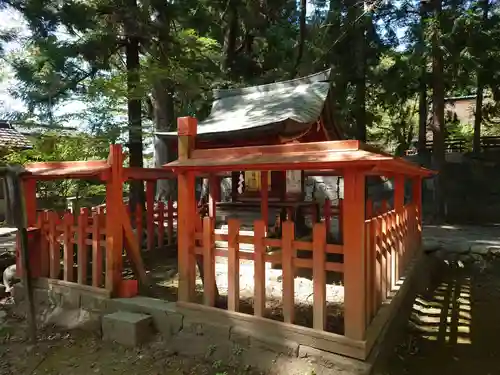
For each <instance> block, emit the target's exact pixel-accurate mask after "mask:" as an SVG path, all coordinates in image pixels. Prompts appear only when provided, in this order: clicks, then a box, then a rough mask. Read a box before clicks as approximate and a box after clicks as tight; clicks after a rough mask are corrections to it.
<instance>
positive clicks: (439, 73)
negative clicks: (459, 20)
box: [431, 0, 446, 220]
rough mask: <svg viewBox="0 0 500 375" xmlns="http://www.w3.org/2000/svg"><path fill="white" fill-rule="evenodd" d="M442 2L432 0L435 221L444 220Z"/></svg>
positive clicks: (444, 129) (444, 125) (444, 127)
mask: <svg viewBox="0 0 500 375" xmlns="http://www.w3.org/2000/svg"><path fill="white" fill-rule="evenodd" d="M442 7H443V5H442V0H434V17H435V20H436V25H437V29H436V30H433V33H432V42H431V43H432V130H433V151H432V154H433V162H434V165H435V169H436V170H437V171H438V172H439V173H438V175H437V177H436V179H435V182H436V184H435V192H436V195H435V198H436V199H435V209H436V212H435V214H436V219H438V220H443V219H444V218H445V201H444V195H445V194H444V193H445V176H444V167H445V164H446V163H445V155H444V142H445V135H446V124H445V121H444V95H445V92H444V77H443V73H444V59H443V52H442V50H441V17H442V16H441V13H442Z"/></svg>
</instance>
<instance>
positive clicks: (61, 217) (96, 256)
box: [36, 201, 177, 287]
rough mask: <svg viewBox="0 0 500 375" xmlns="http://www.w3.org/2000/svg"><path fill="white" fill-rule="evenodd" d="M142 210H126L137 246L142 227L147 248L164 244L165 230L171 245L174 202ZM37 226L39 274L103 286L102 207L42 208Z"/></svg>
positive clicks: (140, 241) (141, 238)
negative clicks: (145, 210) (59, 211)
mask: <svg viewBox="0 0 500 375" xmlns="http://www.w3.org/2000/svg"><path fill="white" fill-rule="evenodd" d="M142 211H143V210H142V207H141V206H138V207H137V208H136V210H135V211H134V212H133V214H131V215H130V213H129V215H130V220H131V224H132V226H133V227H134V228H135V230H136V233H135V235H136V241H137V242H138V243H139V246H140V247H142V245H143V236H144V229H145V230H146V233H145V234H146V244H147V248H148V249H149V250H151V249H154V248H156V247H158V248H163V247H164V246H165V245H166V243H165V233H166V234H167V244H172V243H173V231H174V225H176V221H177V213H176V207H175V204H174V203H173V202H172V201H168V202H167V204H164V203H163V202H157V203H156V204H155V206H154V211H153V212H146V215H144V212H142ZM144 218H145V219H144ZM144 221H145V225H144ZM36 227H37V228H39V229H40V241H41V243H40V252H41V254H40V258H39V259H40V263H41V265H40V266H41V267H40V268H41V275H42V276H45V277H49V278H51V279H62V280H64V281H69V282H75V283H78V284H82V285H92V286H94V287H104V272H105V271H104V270H105V267H104V261H105V258H106V253H107V250H106V246H107V244H106V208H105V206H100V207H98V208H96V209H89V208H82V209H80V212H79V213H70V212H64V213H58V212H56V211H51V210H46V211H42V212H39V213H38V217H37V225H36ZM155 228H157V229H155ZM75 248H76V249H75ZM75 250H76V251H75Z"/></svg>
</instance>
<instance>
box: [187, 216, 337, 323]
mask: <svg viewBox="0 0 500 375" xmlns="http://www.w3.org/2000/svg"><path fill="white" fill-rule="evenodd" d="M265 228H266V226H265V223H264V221H263V220H256V221H255V222H254V235H253V236H245V235H240V234H239V233H240V222H239V220H237V219H230V220H229V221H228V234H216V233H214V230H213V226H212V218H209V217H206V218H204V219H203V223H199V224H198V225H197V231H196V233H195V239H196V240H197V241H199V245H198V246H196V247H195V249H194V250H195V253H196V254H199V255H202V256H203V264H204V278H205V279H204V281H203V285H205V290H204V303H205V304H206V305H208V306H214V304H215V293H216V291H215V257H216V256H222V257H227V258H228V309H229V310H230V311H238V310H239V301H240V296H239V292H240V288H239V279H240V273H239V264H240V259H246V260H253V261H254V267H255V271H254V272H255V276H254V282H255V285H254V292H255V295H254V306H255V309H254V315H256V316H263V315H264V306H265V303H266V295H265V290H266V286H265V280H266V278H265V263H266V262H271V263H280V264H281V265H282V270H283V296H282V298H283V299H282V301H283V317H284V321H285V323H293V321H294V314H295V303H294V295H295V293H294V279H295V269H296V268H309V269H312V270H313V277H314V297H315V298H314V306H313V312H314V323H313V326H314V328H317V329H320V330H323V329H324V327H325V322H326V274H325V272H326V271H334V272H343V264H342V263H337V262H329V261H327V259H326V254H327V253H329V254H342V253H343V246H342V245H331V244H327V243H326V224H325V222H322V223H316V224H314V227H313V238H312V241H311V242H307V241H297V240H296V239H295V238H294V233H295V230H294V223H293V221H288V220H287V221H285V222H284V223H283V229H282V238H280V239H276V238H268V237H266V232H265V230H266V229H265ZM215 241H227V243H228V247H227V249H225V248H216V246H215ZM241 244H253V246H254V251H253V252H248V251H241V250H240V245H241ZM267 247H274V248H281V253H280V254H268V253H267V252H266V248H267ZM297 250H305V251H310V252H311V253H312V257H311V258H309V259H308V258H298V257H297Z"/></svg>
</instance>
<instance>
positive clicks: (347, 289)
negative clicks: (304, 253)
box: [342, 169, 366, 340]
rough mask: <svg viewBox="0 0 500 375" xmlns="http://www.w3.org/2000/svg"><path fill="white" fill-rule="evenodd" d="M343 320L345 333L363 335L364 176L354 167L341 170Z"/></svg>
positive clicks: (364, 297) (349, 335)
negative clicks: (342, 180) (342, 195)
mask: <svg viewBox="0 0 500 375" xmlns="http://www.w3.org/2000/svg"><path fill="white" fill-rule="evenodd" d="M344 205H345V206H344V208H345V210H343V213H344V220H343V228H342V234H343V240H344V306H345V307H344V324H345V335H346V336H347V337H348V338H350V339H354V340H363V339H364V338H365V328H366V325H365V311H366V310H365V303H366V282H365V267H366V259H365V249H364V246H365V225H364V224H365V176H364V174H363V173H362V172H360V171H357V170H356V169H347V170H346V171H345V173H344Z"/></svg>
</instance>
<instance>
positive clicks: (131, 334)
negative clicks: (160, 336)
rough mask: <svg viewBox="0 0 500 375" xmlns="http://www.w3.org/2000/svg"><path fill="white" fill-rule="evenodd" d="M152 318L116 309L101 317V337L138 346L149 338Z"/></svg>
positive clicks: (151, 330)
mask: <svg viewBox="0 0 500 375" xmlns="http://www.w3.org/2000/svg"><path fill="white" fill-rule="evenodd" d="M153 333H154V327H153V318H152V317H151V316H150V315H147V314H140V313H132V312H128V311H117V312H114V313H112V314H107V315H104V317H103V318H102V339H103V340H105V341H113V342H116V343H118V344H122V345H125V346H131V347H134V346H138V345H141V344H143V343H146V342H147V341H149V340H150V339H151V337H152V336H153Z"/></svg>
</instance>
